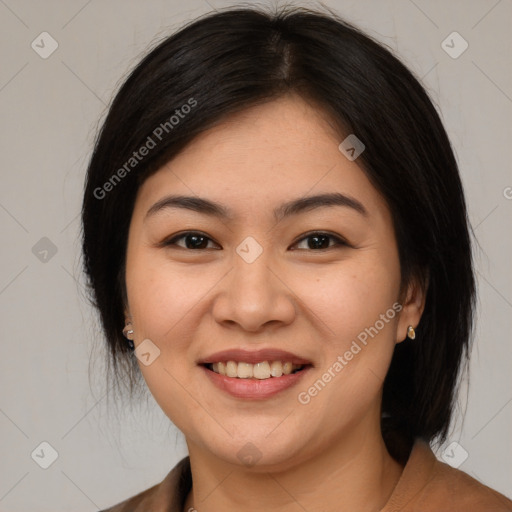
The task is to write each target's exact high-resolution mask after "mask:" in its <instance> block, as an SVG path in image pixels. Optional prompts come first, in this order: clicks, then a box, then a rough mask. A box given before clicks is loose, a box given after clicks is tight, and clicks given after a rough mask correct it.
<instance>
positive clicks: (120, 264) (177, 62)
mask: <svg viewBox="0 0 512 512" xmlns="http://www.w3.org/2000/svg"><path fill="white" fill-rule="evenodd" d="M82 220H83V252H84V263H85V270H86V273H87V276H88V278H89V282H90V285H91V289H92V291H93V294H94V300H95V304H96V305H97V307H98V309H99V312H100V316H101V320H102V325H103V328H104V331H105V335H106V339H107V342H108V346H109V349H110V355H111V359H112V363H113V369H114V370H116V371H117V373H118V375H119V379H120V380H122V379H128V382H129V384H130V386H131V389H133V388H134V387H135V386H136V385H138V384H140V383H141V382H140V381H141V379H140V376H142V377H143V379H144V380H145V382H146V384H147V386H148V388H149V390H150V391H151V393H152V395H153V396H154V398H155V400H156V401H157V403H158V404H159V405H160V407H161V408H162V410H163V411H164V412H165V414H166V415H167V416H168V417H169V418H170V420H171V421H172V422H173V423H174V424H175V425H176V426H177V427H178V428H179V429H180V430H181V431H182V432H183V433H184V435H185V439H186V442H187V446H188V449H189V456H188V457H186V458H185V459H183V460H182V461H181V462H180V463H179V464H178V465H177V466H176V467H175V468H173V469H172V470H171V471H170V472H169V474H168V475H167V476H166V478H165V479H164V480H163V481H162V482H161V483H160V484H157V485H155V486H154V487H152V488H150V489H147V490H145V491H143V492H141V493H139V494H138V495H136V496H133V497H131V498H128V499H127V500H125V501H124V502H122V503H120V504H118V505H116V506H114V507H112V508H109V509H108V510H109V511H111V512H120V511H130V512H134V511H137V512H142V511H152V512H163V511H180V512H181V511H193V510H197V511H199V512H209V511H219V510H223V511H229V510H246V511H260V510H261V511H263V510H264V511H270V510H279V511H295V510H308V511H313V510H324V511H338V512H339V511H351V512H352V511H354V510H357V511H379V510H380V511H383V512H391V511H398V510H400V511H413V510H415V511H417V510H421V511H434V510H435V511H441V510H449V511H451V512H455V511H464V512H466V511H469V510H470V511H476V512H478V511H484V510H485V511H489V510H493V511H506V510H512V501H510V500H509V499H508V498H506V497H505V496H503V495H501V494H499V493H497V492H496V491H494V490H491V489H490V488H488V487H486V486H484V485H483V484H480V483H479V482H477V481H476V480H474V479H473V478H471V477H470V476H469V475H467V474H465V473H463V472H462V471H460V470H456V469H453V468H451V467H450V466H448V465H446V464H444V463H441V462H439V461H437V460H436V458H435V456H434V454H433V452H432V450H431V448H430V442H433V441H438V442H442V441H444V440H445V439H446V436H447V433H448V427H449V423H450V418H451V413H452V407H453V401H454V393H455V389H456V385H457V375H458V373H459V368H460V367H461V364H462V362H463V361H464V360H465V358H466V357H467V353H468V347H469V344H470V338H471V333H472V321H473V312H474V301H475V281H474V275H473V266H472V260H471V241H470V236H469V226H468V221H467V213H466V205H465V200H464V195H463V190H462V186H461V181H460V177H459V173H458V169H457V164H456V162H455V159H454V155H453V152H452V150H451V147H450V143H449V141H448V138H447V135H446V133H445V130H444V129H443V126H442V124H441V122H440V119H439V116H438V115H437V113H436V111H435V108H434V107H433V105H432V103H431V102H430V100H429V99H428V97H427V95H426V93H425V91H424V90H423V88H422V87H421V85H420V84H419V83H418V81H417V80H416V79H415V78H414V77H413V76H412V74H411V73H410V72H409V71H408V70H407V69H406V68H405V67H404V65H403V64H401V63H400V62H399V61H398V60H397V59H396V58H395V57H394V56H393V55H392V54H391V53H390V52H389V51H388V50H386V49H384V48H383V47H382V46H381V45H379V44H378V43H376V42H374V41H373V40H371V39H370V38H369V37H368V36H366V35H364V34H362V33H361V32H360V31H359V30H358V29H356V28H354V27H352V26H350V25H349V24H347V23H346V22H344V21H343V20H341V19H339V18H338V17H337V16H336V15H334V14H332V13H329V14H328V15H327V14H323V13H318V12H312V11H309V10H305V9H299V8H297V9H282V10H281V11H279V12H278V13H276V14H270V13H267V12H264V11H262V10H257V9H249V8H241V9H230V10H227V11H223V12H217V13H215V14H211V15H208V16H206V17H203V18H201V19H199V20H196V21H195V22H193V23H191V24H189V25H188V26H186V27H184V28H183V29H182V30H180V31H179V32H178V33H177V34H175V35H173V36H171V37H169V38H167V39H166V40H165V41H163V42H162V43H161V44H160V45H159V46H158V47H156V48H155V49H153V50H152V51H151V52H150V53H149V54H148V55H147V56H146V57H145V58H144V59H143V60H142V62H141V63H140V64H139V65H138V66H137V68H136V69H135V70H134V71H133V72H132V74H131V75H130V76H129V78H128V79H127V80H126V82H125V83H124V85H123V86H122V88H121V89H120V91H119V93H118V94H117V96H116V98H115V100H114V102H113V104H112V106H111V108H110V111H109V114H108V116H107V118H106V120H105V122H104V125H103V128H102V130H101V133H100V135H99V137H98V140H97V143H96V147H95V150H94V154H93V156H92V159H91V162H90V166H89V170H88V175H87V183H86V190H85V195H84V203H83V218H82ZM126 368H128V369H129V371H128V372H124V373H123V371H121V370H124V369H126Z"/></svg>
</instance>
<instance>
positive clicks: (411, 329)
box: [407, 325, 416, 340]
mask: <svg viewBox="0 0 512 512" xmlns="http://www.w3.org/2000/svg"><path fill="white" fill-rule="evenodd" d="M407 337H408V338H409V339H410V340H413V339H415V338H416V331H415V330H414V327H413V326H412V325H409V327H407Z"/></svg>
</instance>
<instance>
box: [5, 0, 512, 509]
mask: <svg viewBox="0 0 512 512" xmlns="http://www.w3.org/2000/svg"><path fill="white" fill-rule="evenodd" d="M301 4H302V5H311V6H313V7H314V6H315V4H313V3H306V2H302V3H301ZM325 4H326V5H328V6H330V7H332V8H334V9H335V10H336V11H337V12H339V13H340V14H341V15H342V16H344V17H346V18H347V19H348V20H349V21H353V22H355V23H357V24H359V25H360V26H361V27H362V28H363V29H366V30H367V31H368V32H369V33H370V34H372V35H374V36H375V37H377V38H378V39H379V40H380V41H382V42H384V43H385V44H387V45H389V46H390V47H391V48H392V49H394V50H395V51H396V52H397V53H398V54H399V55H400V56H401V57H402V58H403V59H404V60H405V62H406V63H407V64H408V65H409V67H410V68H411V69H412V70H413V71H414V72H415V73H416V74H417V76H419V77H421V78H422V80H423V83H424V84H425V85H426V87H427V89H428V90H429V92H430V94H431V96H432V98H433V100H434V101H435V103H436V104H437V105H438V106H439V110H440V111H441V113H442V118H443V120H444V122H445V126H446V128H447V130H448V133H449V136H450V137H451V140H452V143H453V145H454V148H455V151H456V155H457V158H458V161H459V164H460V167H461V173H462V179H463V182H464V185H465V188H466V194H467V199H468V203H469V212H470V219H471V222H472V224H473V226H474V228H475V233H476V236H477V238H478V241H479V245H480V247H479V248H477V249H476V252H475V257H476V263H477V270H478V274H477V275H478V281H479V307H478V323H477V329H476V343H475V346H474V350H473V358H472V363H471V372H470V375H471V379H470V385H469V387H468V386H464V387H463V388H462V393H461V395H460V400H459V402H460V405H459V409H458V412H457V415H456V421H455V423H454V428H453V431H452V433H451V435H450V439H449V441H448V442H447V443H446V444H445V445H443V446H442V447H441V448H440V449H439V451H438V454H439V457H442V455H443V453H446V447H447V446H448V445H449V444H450V443H452V442H454V441H455V442H458V443H459V444H460V447H456V450H455V451H454V452H450V450H451V449H452V448H453V446H452V448H450V449H449V450H448V453H451V454H452V457H454V456H455V458H459V459H460V458H461V454H463V453H464V452H462V451H461V449H464V450H465V451H466V452H467V453H468V457H467V459H466V460H465V461H464V462H463V463H462V464H461V465H460V469H462V470H464V471H466V472H468V473H469V474H471V475H473V476H474V477H476V478H478V479H479V480H480V481H482V482H484V483H486V484H487V485H490V486H491V487H494V488H496V489H497V490H499V491H500V492H503V493H505V494H507V495H509V496H512V456H511V455H512V437H511V435H510V433H511V432H512V428H511V427H512V404H511V402H512V386H511V376H510V375H511V372H510V369H511V362H512V345H511V343H510V339H511V338H510V332H511V327H512V321H511V318H512V286H511V281H512V279H511V275H512V272H511V267H510V262H511V261H512V241H511V232H512V231H511V226H512V199H511V198H512V188H510V187H512V173H511V170H510V162H511V161H512V154H511V141H512V139H511V133H510V131H511V130H510V125H511V123H510V120H511V112H512V98H511V97H512V83H511V78H512V75H511V69H512V67H511V65H510V55H511V54H512V36H511V33H512V30H511V23H510V20H512V2H511V0H500V1H497V0H474V1H469V0H466V1H461V0H458V1H450V2H445V1H441V0H439V1H426V0H414V1H412V0H395V1H393V0H387V1H382V0H378V1H377V0H373V1H371V0H365V1H361V0H358V1H355V0H354V1H349V0H337V1H329V2H325ZM227 5H230V3H227V2H221V1H215V0H210V2H209V3H207V2H205V1H203V0H197V1H196V0H190V1H187V2H184V3H179V2H177V1H169V0H167V1H164V0H151V1H146V2H135V1H130V2H126V1H121V0H109V1H103V2H100V1H99V0H91V1H86V0H73V1H67V2H64V1H61V2H59V1H55V0H54V1H45V2H42V1H35V0H34V1H23V0H17V1H16V0H0V41H1V48H2V55H1V66H0V110H1V124H2V126H1V137H0V149H1V158H2V165H1V178H2V186H1V189H0V225H1V229H2V249H1V251H2V252H1V254H2V259H1V265H0V311H1V323H0V329H1V337H2V349H3V350H2V355H3V357H2V358H1V359H0V372H1V373H0V374H1V387H0V389H1V396H0V427H1V433H2V436H1V440H0V443H1V460H2V468H1V470H0V471H1V472H0V510H1V511H7V510H9V511H10V512H18V511H28V510H35V511H40V512H47V511H52V512H55V511H57V510H75V511H76V512H79V511H83V512H87V511H96V510H98V509H100V508H103V507H106V506H108V505H112V504H114V503H117V502H119V501H121V500H122V499H125V498H127V497H129V496H131V495H133V494H135V493H136V492H139V491H141V490H143V489H146V488H148V487H149V486H151V485H154V484H155V483H157V482H159V481H160V480H161V479H162V478H163V477H164V476H165V474H166V473H167V472H168V471H169V470H170V469H171V467H172V466H173V465H174V464H175V463H176V462H177V461H178V460H179V459H180V458H181V457H183V456H184V455H185V454H186V447H185V445H184V442H183V438H182V436H181V434H179V433H178V432H177V431H176V429H175V428H174V427H173V426H172V425H171V426H170V424H169V421H168V420H167V418H166V417H165V416H164V414H163V413H162V412H161V411H160V409H159V408H158V406H156V405H155V403H154V401H153V399H152V398H151V399H150V400H149V402H148V405H142V406H140V407H139V406H134V407H133V408H130V407H129V406H128V404H117V405H118V410H119V411H123V409H126V412H124V413H122V412H120V413H119V414H117V412H115V411H117V409H114V408H113V404H112V403H109V402H108V400H107V396H106V386H105V380H104V379H105V377H104V373H103V372H104V367H103V356H104V352H103V348H102V339H101V335H100V333H99V331H98V328H97V322H96V320H95V317H94V314H93V312H92V311H91V309H90V307H89V306H88V304H87V302H86V301H85V300H84V292H83V277H82V275H81V271H80V261H79V253H80V250H79V241H78V234H79V210H80V202H81V191H82V186H83V180H84V173H85V168H86V165H87V160H88V158H89V155H90V151H91V145H92V141H93V138H94V135H95V133H96V128H97V125H98V122H99V120H100V119H103V116H104V114H105V111H106V107H107V105H108V104H109V101H110V100H111V98H112V96H113V94H114V93H115V91H116V88H117V87H118V86H119V84H120V83H121V81H122V77H123V76H124V75H125V73H126V72H127V70H128V69H130V68H131V67H132V66H133V65H135V63H136V62H137V61H138V59H139V58H140V56H141V55H142V54H143V52H144V51H145V49H146V48H147V47H148V46H149V45H150V44H152V43H154V42H156V41H157V40H158V39H159V38H161V37H163V36H165V35H166V34H169V33H170V32H172V31H174V30H175V29H177V28H178V27H179V26H180V25H181V24H182V23H183V22H185V21H188V20H190V19H192V18H194V17H196V16H198V15H200V14H202V13H204V12H207V11H210V10H211V9H212V8H221V7H223V6H227ZM44 31H46V32H48V33H49V34H50V35H51V36H52V37H53V38H54V39H55V40H56V41H57V42H58V45H59V46H58V48H57V50H56V51H55V52H54V53H53V54H52V55H51V56H50V57H48V58H47V59H43V58H41V57H40V56H39V54H38V53H36V51H34V50H33V49H32V47H31V43H32V41H34V40H36V43H37V41H39V44H40V46H42V45H41V43H40V39H36V38H37V37H38V36H39V34H41V33H42V32H44ZM453 31H457V32H458V33H459V34H460V35H461V36H462V37H463V38H464V39H465V40H466V41H467V42H468V43H469V47H468V49H467V50H466V51H465V52H464V53H463V54H462V55H460V56H459V57H458V58H452V57H451V56H450V55H449V54H448V53H446V51H445V50H444V49H443V48H442V46H441V43H442V41H443V40H445V38H446V37H447V36H448V35H449V34H451V33H452V32H453ZM45 37H46V36H45ZM448 41H449V42H448V44H450V45H451V46H454V49H452V52H453V51H454V50H457V49H460V48H461V46H460V41H458V42H457V41H455V42H454V43H451V40H450V39H449V40H448ZM48 47H49V46H48V40H46V43H45V48H46V49H48ZM43 237H47V238H48V239H49V240H50V241H51V244H49V242H48V240H43V241H40V240H41V239H42V238H43ZM36 244H38V245H36ZM34 246H35V249H34ZM53 246H55V247H54V248H53ZM52 248H53V252H54V251H55V249H56V250H57V252H56V253H55V254H53V253H52ZM45 250H47V251H48V252H47V253H45V252H44V251H45ZM432 341H433V342H435V340H432ZM90 360H91V361H92V363H94V364H92V366H91V367H90V366H89V361H90ZM89 375H90V378H89ZM464 410H465V416H464V421H463V416H462V412H463V411H464ZM43 441H46V442H48V443H50V445H51V446H52V447H53V448H54V449H55V450H56V451H57V453H58V458H57V459H56V461H55V462H54V463H53V464H52V465H51V466H50V467H49V468H48V469H42V468H41V467H40V466H39V465H38V464H36V462H35V461H34V460H33V458H31V453H32V452H33V451H34V449H36V448H37V447H38V446H39V445H40V443H41V442H43ZM443 450H444V451H443ZM36 453H40V454H41V453H44V454H45V455H44V456H48V454H49V451H48V450H46V452H44V450H43V452H41V451H40V449H39V452H37V451H36ZM35 458H36V457H35ZM42 458H43V456H42V455H41V459H42Z"/></svg>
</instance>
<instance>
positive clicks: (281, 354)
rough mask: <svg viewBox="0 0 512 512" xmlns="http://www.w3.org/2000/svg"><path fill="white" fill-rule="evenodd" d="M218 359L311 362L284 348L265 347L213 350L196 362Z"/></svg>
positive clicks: (214, 361) (209, 361)
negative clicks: (257, 348) (213, 351)
mask: <svg viewBox="0 0 512 512" xmlns="http://www.w3.org/2000/svg"><path fill="white" fill-rule="evenodd" d="M220 361H236V362H241V363H251V364H256V363H261V362H263V361H282V362H290V363H293V364H302V365H306V364H311V361H308V360H307V359H304V358H302V357H299V356H297V355H295V354H292V353H291V352H286V351H285V350H278V349H276V348H266V349H260V350H243V349H238V348H232V349H229V350H223V351H221V352H215V353H214V354H211V355H209V356H207V357H205V358H203V359H201V360H199V361H198V364H211V363H218V362H220Z"/></svg>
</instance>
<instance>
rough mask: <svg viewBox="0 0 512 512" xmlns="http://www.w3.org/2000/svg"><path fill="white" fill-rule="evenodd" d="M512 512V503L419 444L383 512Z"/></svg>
mask: <svg viewBox="0 0 512 512" xmlns="http://www.w3.org/2000/svg"><path fill="white" fill-rule="evenodd" d="M395 510H401V511H403V512H419V511H421V512H427V511H435V512H443V511H446V512H468V511H471V512H512V501H511V500H510V499H509V498H507V497H506V496H504V495H503V494H500V493H499V492H497V491H495V490H494V489H491V488H490V487H487V486H486V485H484V484H482V483H481V482H479V481H478V480H476V479H475V478H473V477H471V476H470V475H468V474H467V473H465V472H463V471H461V470H459V469H455V468H453V467H451V466H449V465H448V464H445V463H444V462H441V461H439V460H438V459H437V458H436V456H435V455H434V453H433V452H432V450H431V448H430V446H429V445H428V444H427V443H426V442H424V441H420V440H417V441H416V443H415V444H414V446H413V449H412V451H411V455H410V457H409V460H408V461H407V464H406V466H405V468H404V471H403V474H402V477H401V478H400V480H399V482H398V484H397V486H396V488H395V490H394V492H393V494H392V496H391V499H390V501H389V502H388V505H386V507H385V508H384V509H383V511H382V512H394V511H395Z"/></svg>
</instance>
